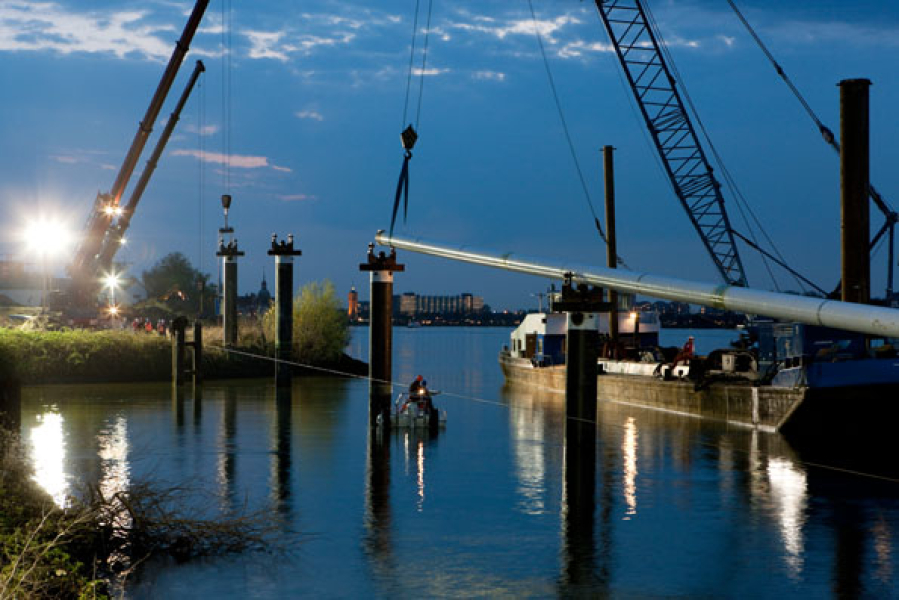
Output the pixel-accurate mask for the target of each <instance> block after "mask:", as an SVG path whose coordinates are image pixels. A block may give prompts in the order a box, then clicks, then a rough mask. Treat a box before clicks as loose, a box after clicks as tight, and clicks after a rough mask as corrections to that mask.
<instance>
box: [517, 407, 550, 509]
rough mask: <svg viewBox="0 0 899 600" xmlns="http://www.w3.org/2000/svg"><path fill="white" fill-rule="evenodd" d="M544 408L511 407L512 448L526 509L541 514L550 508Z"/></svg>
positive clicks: (521, 505) (522, 499)
mask: <svg viewBox="0 0 899 600" xmlns="http://www.w3.org/2000/svg"><path fill="white" fill-rule="evenodd" d="M543 416H544V415H543V411H542V410H541V409H540V408H538V407H536V406H533V407H531V408H528V409H524V408H521V407H520V406H519V408H517V409H516V410H512V411H510V414H509V424H510V425H511V428H512V445H513V446H512V449H513V451H514V457H515V474H516V475H517V481H518V489H517V492H518V494H520V496H521V499H520V501H519V506H520V507H521V510H522V512H524V513H525V514H529V515H538V514H541V513H543V512H544V511H545V510H546V499H545V496H546V459H545V457H544V450H545V445H544V443H545V440H544V435H543V427H544V420H543Z"/></svg>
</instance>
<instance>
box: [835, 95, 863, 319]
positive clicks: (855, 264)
mask: <svg viewBox="0 0 899 600" xmlns="http://www.w3.org/2000/svg"><path fill="white" fill-rule="evenodd" d="M839 86H840V183H841V185H840V206H841V209H842V210H841V219H840V240H841V246H842V248H841V249H842V257H843V258H842V275H843V289H842V300H843V302H858V303H860V304H867V303H868V301H869V300H870V298H871V260H870V249H869V248H870V245H871V243H870V241H869V240H870V235H871V232H870V218H869V204H868V190H869V187H870V181H869V176H870V166H869V157H870V144H869V115H868V91H869V88H870V86H871V82H870V81H869V80H868V79H844V80H843V81H841V82H840V83H839Z"/></svg>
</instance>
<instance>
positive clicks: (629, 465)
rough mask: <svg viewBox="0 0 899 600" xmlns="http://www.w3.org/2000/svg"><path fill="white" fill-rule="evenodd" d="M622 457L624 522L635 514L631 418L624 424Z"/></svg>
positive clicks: (633, 424)
mask: <svg viewBox="0 0 899 600" xmlns="http://www.w3.org/2000/svg"><path fill="white" fill-rule="evenodd" d="M621 452H622V454H623V455H624V464H623V467H624V502H625V504H626V505H627V511H626V512H625V517H624V520H625V521H627V520H629V519H630V518H631V517H632V516H634V515H636V514H637V425H636V421H634V418H633V417H628V418H627V421H626V422H625V424H624V440H623V441H622V443H621Z"/></svg>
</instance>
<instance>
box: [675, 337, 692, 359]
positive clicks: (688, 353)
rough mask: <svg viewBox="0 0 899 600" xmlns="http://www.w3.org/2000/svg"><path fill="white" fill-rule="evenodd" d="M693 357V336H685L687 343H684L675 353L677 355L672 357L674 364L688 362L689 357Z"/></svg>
mask: <svg viewBox="0 0 899 600" xmlns="http://www.w3.org/2000/svg"><path fill="white" fill-rule="evenodd" d="M691 358H693V336H692V335H691V336H690V337H688V338H687V343H685V344H684V347H683V348H681V350H680V352H678V353H677V356H676V357H675V359H674V364H675V365H677V364H678V363H681V362H685V363H689V362H690V359H691Z"/></svg>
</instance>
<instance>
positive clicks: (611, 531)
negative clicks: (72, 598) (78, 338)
mask: <svg viewBox="0 0 899 600" xmlns="http://www.w3.org/2000/svg"><path fill="white" fill-rule="evenodd" d="M687 334H688V332H686V331H681V332H677V331H675V332H668V333H667V335H668V337H669V339H668V340H667V342H666V343H669V344H672V345H680V344H681V343H683V341H684V340H685V339H686V337H687ZM699 335H700V336H702V337H700V338H699V348H698V349H699V350H700V351H706V350H708V349H710V348H712V347H716V346H720V345H722V344H723V343H725V342H726V341H727V340H728V339H730V338H731V337H732V335H731V334H730V333H729V332H711V334H706V332H702V333H701V334H699ZM712 336H714V339H712ZM507 339H508V331H507V330H501V329H487V328H471V329H464V328H442V329H436V328H435V329H429V328H422V329H405V328H402V329H399V328H398V329H396V330H395V333H394V346H395V347H394V378H395V379H396V380H397V381H402V382H408V381H410V380H411V379H413V378H414V377H415V375H417V374H419V373H421V374H423V375H424V376H425V378H426V379H428V380H429V385H430V386H431V387H432V388H437V389H440V390H442V391H443V394H442V395H441V396H438V397H437V400H438V404H439V406H440V407H441V408H442V409H446V410H447V412H448V425H447V428H446V430H445V431H442V432H440V434H439V435H438V436H437V437H436V438H434V439H427V438H425V437H416V436H410V435H409V434H407V433H404V432H393V433H392V434H391V435H390V437H389V438H388V439H387V440H386V442H385V443H382V444H378V443H377V440H373V439H370V438H369V430H368V426H367V419H368V416H367V411H368V384H367V382H365V381H364V380H354V379H334V378H324V377H322V378H306V379H302V380H298V381H296V382H295V385H294V388H293V393H292V398H291V399H290V400H289V402H280V403H279V402H277V401H276V398H275V393H274V390H273V389H272V387H271V386H270V385H269V381H268V379H266V380H259V381H249V382H247V381H243V382H213V383H208V384H207V385H206V386H205V389H204V391H203V397H202V400H201V401H196V400H194V399H192V398H191V397H189V396H188V397H187V398H186V400H185V401H184V402H183V403H180V404H179V403H175V402H173V401H172V398H171V394H170V391H169V387H168V385H128V386H121V385H103V386H53V387H35V388H29V389H26V390H25V391H24V394H23V396H24V399H23V409H22V432H23V436H24V438H25V439H26V440H27V441H29V442H31V457H32V460H33V461H34V466H35V469H36V472H37V477H38V480H39V481H40V483H41V484H42V485H43V486H44V487H45V488H46V489H47V490H48V491H49V492H50V493H51V494H53V495H54V496H55V497H57V498H60V499H62V498H64V496H65V495H66V494H67V493H72V492H73V491H74V490H75V489H77V487H78V486H79V485H81V484H82V483H83V482H92V483H96V484H98V485H99V486H100V488H101V489H102V490H105V491H107V492H114V491H116V490H120V489H124V488H127V487H128V486H129V485H130V483H131V482H133V481H136V480H139V479H141V478H145V477H153V478H156V479H160V480H164V481H168V482H172V483H182V482H190V483H192V484H193V485H195V486H197V487H198V488H202V489H203V490H205V492H206V495H205V496H204V497H203V500H198V502H202V503H203V508H204V509H206V510H215V511H218V510H221V511H229V510H232V509H240V508H243V507H249V508H250V509H253V508H258V507H264V506H271V507H272V510H273V511H275V513H276V514H279V515H280V517H281V518H283V519H284V520H285V522H286V523H287V526H286V527H285V530H284V532H283V537H282V538H281V540H280V542H281V544H283V545H284V546H286V547H288V548H289V549H290V551H289V552H286V553H279V554H275V555H272V554H265V553H250V554H246V555H240V556H235V557H229V558H225V559H214V560H205V561H199V562H192V563H187V564H184V565H172V564H167V565H156V566H153V567H151V568H149V569H148V570H147V571H146V572H144V573H143V574H142V575H141V576H140V578H138V579H136V580H133V581H131V582H130V583H129V586H128V595H129V596H130V597H132V598H151V597H168V598H184V597H190V598H222V597H228V598H283V597H295V596H304V597H441V596H453V597H471V596H482V597H483V596H503V597H511V596H515V597H528V596H530V597H552V596H573V595H588V596H612V597H645V596H675V597H676V596H680V597H769V598H775V597H777V598H779V597H783V596H785V595H790V596H800V595H801V596H802V597H831V596H833V597H843V596H845V597H857V596H869V597H877V598H886V597H899V483H892V482H884V481H878V480H874V479H871V478H868V477H864V476H859V475H852V474H845V473H839V472H834V471H832V470H829V469H825V468H821V467H820V466H810V465H808V464H806V463H803V462H801V461H800V459H799V454H798V453H797V449H796V448H793V447H791V446H790V444H789V443H788V442H787V441H785V440H784V439H783V438H781V437H780V436H779V435H769V434H761V433H757V432H754V431H751V430H746V429H733V428H730V429H728V428H726V427H723V426H718V425H713V424H708V423H704V422H700V421H698V420H696V419H691V418H685V417H678V416H673V415H667V414H662V413H657V412H653V411H648V410H641V409H635V408H627V407H621V406H617V405H614V404H609V403H601V405H600V415H599V424H598V425H597V427H596V455H595V468H593V469H590V470H589V472H582V465H581V466H578V464H577V463H580V462H581V461H580V460H572V459H571V458H570V457H569V459H568V460H566V458H565V446H564V440H565V435H564V427H565V420H564V399H563V397H562V396H561V395H539V394H536V393H533V392H528V391H521V390H518V389H504V387H503V380H502V375H501V373H500V371H499V367H498V364H497V358H496V357H497V352H498V350H499V348H500V347H501V346H502V344H504V343H506V340H507ZM366 346H367V330H365V329H356V330H354V338H353V342H352V344H351V347H350V351H351V353H352V354H354V355H355V356H358V357H361V358H365V354H366V353H367V347H366ZM589 463H590V461H587V464H589ZM566 466H567V467H568V468H567V470H566ZM566 482H567V487H566ZM572 490H575V491H572Z"/></svg>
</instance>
